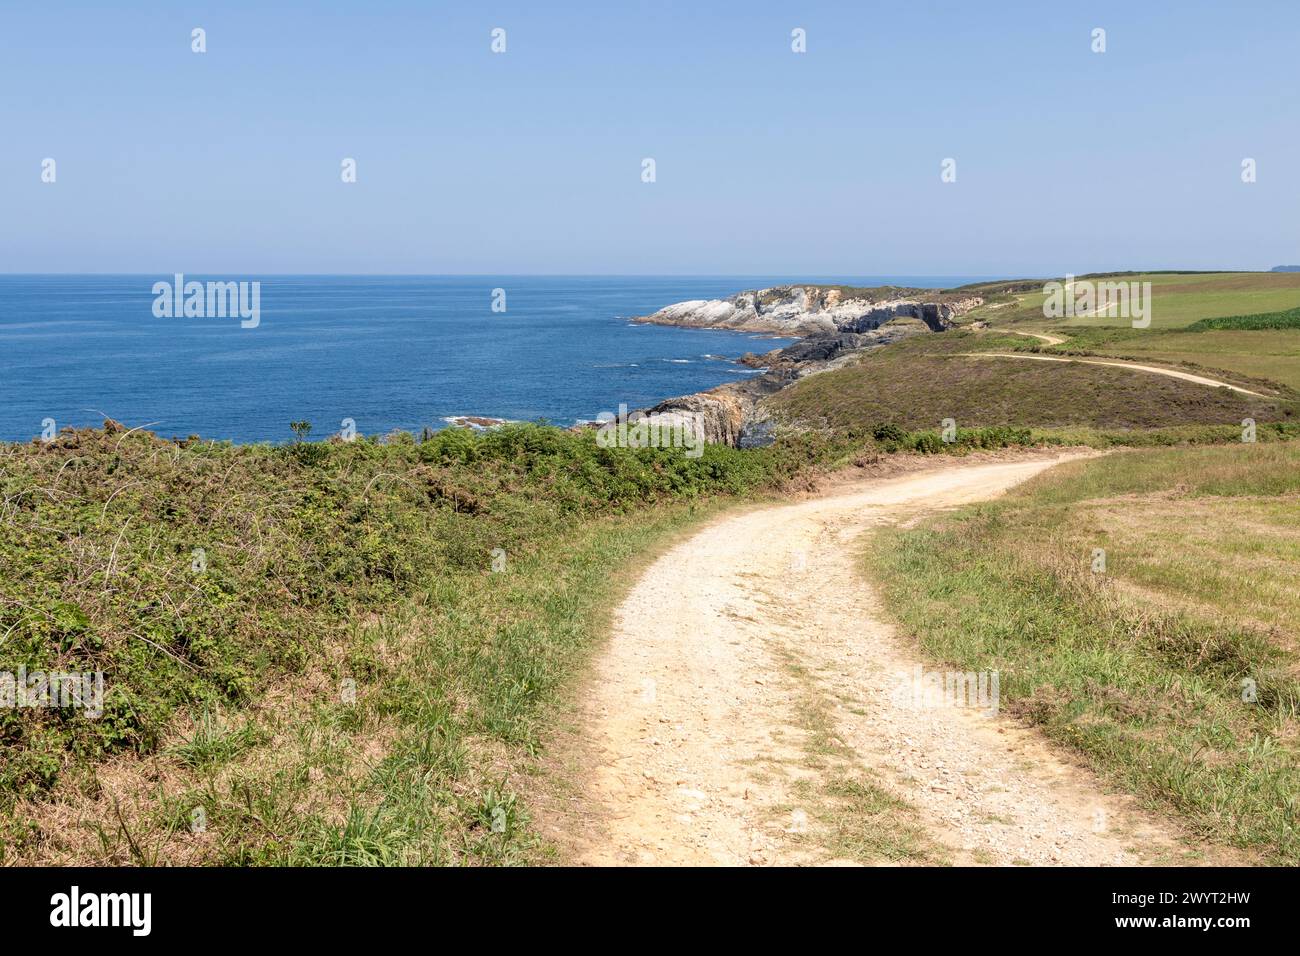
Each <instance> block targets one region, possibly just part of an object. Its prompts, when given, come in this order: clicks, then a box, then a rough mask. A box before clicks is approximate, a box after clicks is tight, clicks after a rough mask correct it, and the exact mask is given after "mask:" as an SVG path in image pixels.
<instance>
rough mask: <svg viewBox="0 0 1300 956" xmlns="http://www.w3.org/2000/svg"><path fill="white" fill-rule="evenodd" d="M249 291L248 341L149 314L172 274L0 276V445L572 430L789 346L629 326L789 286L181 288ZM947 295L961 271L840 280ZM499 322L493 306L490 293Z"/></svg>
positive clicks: (730, 280)
mask: <svg viewBox="0 0 1300 956" xmlns="http://www.w3.org/2000/svg"><path fill="white" fill-rule="evenodd" d="M185 278H186V280H187V281H188V280H190V279H196V280H200V281H206V280H207V279H219V280H232V279H243V280H253V279H257V280H258V281H260V282H261V296H260V298H261V302H260V305H261V317H260V324H258V326H257V327H256V328H242V327H241V325H240V321H239V319H238V318H184V317H182V318H157V317H155V316H154V312H153V304H154V298H155V296H154V294H153V291H152V289H153V284H154V283H155V282H156V281H171V279H172V277H171V276H170V275H86V276H66V275H0V439H4V440H10V441H20V440H23V441H25V440H28V439H30V438H32V437H33V436H35V435H38V434H40V433H41V431H42V421H43V420H44V419H47V418H52V419H54V421H55V422H56V423H57V427H60V428H62V427H63V426H65V425H79V426H82V425H98V424H100V423H101V422H102V420H103V418H104V417H105V416H108V417H111V418H114V419H116V420H118V421H120V422H123V423H125V424H126V425H128V426H129V427H135V426H142V425H143V426H149V427H150V428H151V429H152V430H153V431H156V432H158V433H159V434H161V435H165V436H173V435H175V436H185V435H190V434H198V435H201V436H203V437H204V438H215V439H229V440H231V441H235V442H250V441H285V440H288V439H290V438H291V437H292V434H291V433H290V431H289V422H291V421H296V420H299V419H306V420H308V421H310V422H312V423H313V425H314V430H313V436H312V437H313V438H323V437H325V436H327V435H329V434H331V433H333V432H337V431H338V430H339V428H340V422H341V421H342V420H343V419H345V418H351V419H353V420H354V421H355V422H356V428H357V430H358V431H359V432H362V433H364V434H377V433H384V432H388V431H391V430H392V429H396V428H402V429H407V430H410V431H418V430H419V429H420V428H421V427H423V426H429V427H431V428H439V427H443V425H444V419H445V418H447V417H449V416H455V415H485V416H493V417H498V418H508V419H518V420H528V421H531V420H547V421H550V422H552V423H554V424H559V425H571V424H573V423H574V422H576V421H579V420H588V419H594V418H595V417H596V416H597V415H598V414H599V413H600V412H603V411H610V412H616V411H618V408H619V405H620V404H624V405H626V406H627V407H628V408H629V409H633V408H638V407H645V406H648V405H652V404H654V403H656V402H659V401H662V400H663V399H665V398H670V397H673V396H675V395H682V394H686V393H689V392H696V391H700V390H703V389H707V388H712V387H713V386H715V385H720V384H722V383H723V382H727V381H732V380H734V379H738V378H742V377H744V376H746V375H749V374H753V373H752V372H751V371H750V370H747V369H744V368H741V367H740V366H737V365H735V364H734V363H732V362H730V361H728V360H729V359H734V358H736V357H738V356H740V355H742V354H744V353H745V352H747V351H766V350H768V349H771V348H776V347H779V346H781V345H783V344H787V343H788V342H789V341H790V340H788V339H773V338H763V337H759V336H754V335H749V334H745V333H736V332H721V331H708V330H700V329H680V328H672V327H663V326H650V325H634V324H632V323H630V322H629V321H628V318H629V317H630V316H635V315H646V314H649V313H651V312H653V311H655V310H656V309H659V308H662V307H663V306H665V305H668V304H670V303H673V302H678V301H682V300H685V299H705V298H718V297H723V296H727V295H731V294H733V293H735V292H739V291H741V290H743V289H752V288H759V287H764V286H770V285H777V284H780V283H783V282H791V281H810V280H808V278H807V277H803V279H799V278H797V277H795V278H791V277H769V278H755V277H752V276H748V277H727V276H710V277H698V276H686V277H683V276H663V277H644V276H638V277H604V276H602V277H569V276H547V277H538V276H495V277H491V276H260V277H259V276H198V275H194V276H188V275H187V276H186V277H185ZM816 281H824V282H840V283H845V284H850V283H851V284H857V285H878V284H883V283H892V284H899V285H909V284H910V285H927V286H930V285H937V286H951V285H958V284H961V283H962V282H965V281H971V280H969V279H968V278H966V277H919V278H918V277H906V276H893V277H888V276H886V277H881V276H875V277H843V278H824V279H818V280H816ZM494 289H503V290H505V305H506V311H504V312H493V311H492V301H493V298H492V297H493V290H494Z"/></svg>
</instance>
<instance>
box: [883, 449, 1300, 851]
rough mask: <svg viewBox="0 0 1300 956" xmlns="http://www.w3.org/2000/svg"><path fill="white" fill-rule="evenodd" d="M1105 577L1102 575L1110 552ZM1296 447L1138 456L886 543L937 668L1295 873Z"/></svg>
mask: <svg viewBox="0 0 1300 956" xmlns="http://www.w3.org/2000/svg"><path fill="white" fill-rule="evenodd" d="M1096 549H1101V550H1102V551H1104V566H1101V567H1100V568H1099V567H1098V565H1097V550H1096ZM1298 558H1300V446H1297V445H1295V444H1294V443H1291V444H1272V445H1258V444H1256V445H1249V444H1246V445H1237V446H1223V447H1215V448H1174V449H1159V450H1142V451H1125V452H1118V453H1114V454H1111V455H1108V456H1106V457H1104V458H1101V459H1093V460H1088V461H1082V462H1076V463H1072V464H1069V465H1065V466H1062V467H1059V468H1057V469H1053V471H1052V472H1050V473H1048V474H1046V475H1044V476H1041V477H1040V478H1038V479H1035V480H1034V481H1032V482H1030V483H1027V484H1026V485H1024V486H1022V487H1020V488H1018V489H1016V490H1014V491H1013V492H1011V493H1010V494H1009V495H1007V496H1006V497H1005V498H1004V499H1002V500H1000V501H998V502H996V503H992V504H986V505H981V506H976V507H970V508H966V509H964V510H962V511H959V512H956V513H953V514H951V515H947V516H943V517H940V518H937V519H933V520H931V521H929V522H927V523H925V524H923V525H921V526H920V527H916V528H912V529H907V530H902V529H892V530H885V531H882V532H880V533H879V534H878V536H877V537H876V539H875V541H874V546H873V552H872V560H871V564H870V567H869V568H868V573H869V574H870V575H872V576H873V577H874V578H875V579H876V580H877V581H878V582H879V583H880V585H881V587H882V590H883V595H884V597H885V599H886V604H887V606H888V608H889V609H890V610H891V612H892V613H893V614H894V615H895V616H896V617H897V618H898V620H899V621H900V622H901V624H902V626H903V627H904V628H905V630H906V631H907V632H909V633H911V634H912V635H914V636H915V638H916V640H917V641H918V642H919V644H920V646H921V647H922V648H923V649H924V650H925V651H926V652H927V653H928V654H929V655H931V656H932V657H933V658H936V659H938V660H942V661H946V662H950V663H952V664H954V665H956V666H958V667H960V668H962V669H967V670H993V669H997V670H999V671H1000V673H1001V675H1002V684H1001V687H1002V697H1003V702H1004V703H1003V706H1004V707H1005V708H1006V709H1008V710H1009V711H1010V712H1012V713H1013V714H1015V715H1017V716H1019V717H1021V718H1023V719H1025V720H1028V721H1031V722H1033V723H1036V724H1038V725H1039V726H1041V727H1042V728H1043V729H1044V730H1045V731H1046V732H1047V733H1048V734H1049V735H1051V736H1052V737H1054V738H1056V739H1057V740H1060V741H1062V742H1064V743H1065V744H1068V745H1069V746H1070V747H1072V748H1074V749H1076V750H1077V751H1079V752H1080V753H1081V754H1083V755H1084V756H1085V757H1086V758H1087V759H1088V760H1089V761H1090V762H1091V763H1092V764H1093V766H1094V767H1096V769H1097V770H1098V771H1100V772H1101V773H1102V774H1103V775H1104V776H1106V777H1108V778H1109V779H1110V780H1112V781H1113V782H1114V783H1115V784H1116V785H1118V786H1120V787H1122V788H1124V789H1127V790H1130V791H1132V792H1134V793H1136V794H1137V795H1138V796H1139V797H1140V798H1142V799H1143V801H1144V802H1145V803H1147V804H1148V805H1150V806H1153V807H1157V808H1161V809H1164V810H1172V811H1174V812H1175V813H1177V814H1178V815H1179V816H1180V817H1181V818H1182V819H1183V820H1184V821H1186V822H1188V823H1189V825H1191V826H1192V827H1193V828H1194V829H1195V830H1196V831H1197V832H1198V833H1199V834H1200V835H1201V836H1202V837H1203V838H1206V839H1210V840H1214V841H1219V842H1222V843H1225V844H1230V845H1233V846H1237V847H1241V848H1244V849H1246V850H1249V851H1253V852H1256V853H1258V854H1259V855H1260V856H1261V858H1262V859H1265V860H1267V861H1269V862H1273V863H1279V864H1287V865H1296V864H1297V863H1300V832H1298V831H1297V829H1296V823H1297V819H1296V817H1297V811H1298V810H1300V719H1298V714H1297V708H1298V707H1300V627H1298V626H1297V621H1300V563H1297V559H1298Z"/></svg>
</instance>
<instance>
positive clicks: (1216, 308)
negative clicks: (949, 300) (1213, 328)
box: [964, 272, 1300, 329]
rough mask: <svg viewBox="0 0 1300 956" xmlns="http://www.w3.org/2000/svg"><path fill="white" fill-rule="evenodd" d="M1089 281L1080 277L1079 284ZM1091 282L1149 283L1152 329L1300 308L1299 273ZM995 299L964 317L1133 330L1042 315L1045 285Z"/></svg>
mask: <svg viewBox="0 0 1300 956" xmlns="http://www.w3.org/2000/svg"><path fill="white" fill-rule="evenodd" d="M1084 278H1085V277H1084V276H1079V277H1078V279H1079V280H1083V279H1084ZM1086 278H1087V279H1089V280H1093V281H1115V282H1119V281H1123V282H1150V283H1151V297H1152V311H1151V326H1150V328H1152V329H1170V328H1179V327H1182V326H1186V325H1190V324H1191V323H1193V322H1197V321H1199V320H1201V319H1210V318H1217V317H1220V316H1230V315H1248V314H1254V313H1265V312H1280V311H1285V310H1288V309H1296V308H1300V273H1294V272H1211V273H1201V274H1185V273H1136V274H1122V275H1121V274H1109V275H1098V276H1088V277H1086ZM990 299H991V301H990V302H989V303H988V304H987V305H985V306H983V307H981V308H979V309H976V310H974V311H973V312H971V313H969V314H968V315H967V316H965V317H964V318H966V319H968V320H978V321H986V322H989V323H990V324H992V325H1019V324H1022V323H1023V324H1035V325H1038V326H1049V325H1052V326H1067V327H1082V328H1096V327H1130V323H1129V322H1128V321H1127V320H1125V319H1121V318H1114V317H1107V316H1074V317H1070V318H1060V319H1048V318H1046V317H1044V315H1043V303H1044V300H1045V299H1046V296H1045V295H1044V294H1043V292H1042V286H1041V284H1040V285H1039V286H1038V288H1037V289H1036V290H1034V291H1029V292H1020V293H1015V294H1014V295H1011V296H997V295H990ZM999 300H1001V301H999Z"/></svg>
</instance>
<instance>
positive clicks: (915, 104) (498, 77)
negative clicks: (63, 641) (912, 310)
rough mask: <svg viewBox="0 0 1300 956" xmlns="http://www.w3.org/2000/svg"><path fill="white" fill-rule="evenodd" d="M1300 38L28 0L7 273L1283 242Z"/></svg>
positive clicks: (1068, 24)
mask: <svg viewBox="0 0 1300 956" xmlns="http://www.w3.org/2000/svg"><path fill="white" fill-rule="evenodd" d="M110 8H121V9H110ZM195 27H202V28H203V29H204V30H206V34H207V52H206V53H203V54H196V53H193V52H192V51H191V30H192V29H193V28H195ZM494 27H502V28H504V29H505V30H506V43H507V49H506V52H505V53H504V54H494V53H492V52H491V50H490V43H491V37H490V32H491V30H492V29H493V28H494ZM1096 27H1102V28H1104V29H1105V30H1106V52H1105V53H1101V54H1098V53H1094V52H1092V43H1093V41H1092V36H1091V34H1092V31H1093V29H1094V28H1096ZM795 28H802V29H804V30H806V33H807V52H806V53H803V54H797V53H794V52H792V50H791V31H792V30H793V29H795ZM1298 41H1300V3H1296V2H1295V0H1286V2H1280V0H1279V2H1244V3H1232V2H1197V0H1193V2H1188V0H1179V2H1173V0H1168V2H1141V3H1138V2H1133V0H1127V2H1086V3H1080V2H1001V3H987V4H986V3H975V2H969V0H967V2H915V3H901V2H884V0H881V2H786V3H778V2H764V0H746V2H718V3H704V2H701V0H689V2H688V0H657V2H645V3H635V2H620V0H602V2H567V3H566V2H562V0H557V2H538V0H529V2H520V3H492V2H486V3H474V2H462V3H455V2H437V0H422V2H403V0H355V2H346V3H342V2H331V0H319V2H296V3H287V2H275V0H252V2H249V0H220V2H207V3H199V2H180V0H166V2H152V0H121V2H118V3H113V4H108V3H104V2H103V0H92V2H81V3H71V2H60V0H41V2H39V3H37V2H30V3H29V2H22V3H20V2H18V0H3V4H2V5H0V271H5V272H147V273H169V272H174V271H184V272H188V273H192V274H200V273H209V274H214V273H215V274H253V273H276V272H340V273H357V272H388V273H490V274H511V273H566V274H594V273H613V274H627V273H691V274H745V275H763V274H769V275H771V274H780V275H799V274H806V275H809V276H817V275H836V274H838V275H871V274H903V275H907V274H911V275H915V274H939V273H942V274H961V275H993V274H996V275H1010V274H1019V275H1046V274H1060V273H1064V272H1066V271H1072V272H1076V273H1077V272H1085V271H1093V270H1102V269H1127V268H1160V267H1164V268H1215V267H1224V268H1236V269H1253V268H1268V267H1270V266H1273V265H1277V264H1281V263H1293V262H1300V122H1297V120H1300V47H1298ZM345 157H352V158H355V159H356V161H357V179H358V181H357V182H356V183H343V182H342V181H341V176H340V171H341V166H340V164H341V162H342V160H343V159H344V158H345ZM646 157H650V158H653V159H654V160H655V162H656V176H657V180H656V181H655V182H654V183H644V182H642V181H641V170H642V165H641V163H642V160H643V158H646ZM949 157H951V158H953V159H955V160H956V172H957V180H956V182H952V183H944V182H942V181H941V177H940V172H941V163H942V161H943V160H944V159H945V158H949ZM1247 157H1249V158H1253V159H1255V160H1256V162H1257V176H1258V181H1257V182H1255V183H1253V184H1244V183H1243V182H1242V181H1241V163H1242V160H1243V159H1244V158H1247ZM45 158H53V159H54V160H55V161H56V163H57V167H56V175H57V179H56V182H54V183H53V184H48V183H42V182H41V172H42V167H41V163H42V160H43V159H45Z"/></svg>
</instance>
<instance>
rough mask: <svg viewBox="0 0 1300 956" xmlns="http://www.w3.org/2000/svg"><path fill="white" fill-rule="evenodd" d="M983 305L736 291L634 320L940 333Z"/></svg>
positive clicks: (833, 291)
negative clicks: (906, 322)
mask: <svg viewBox="0 0 1300 956" xmlns="http://www.w3.org/2000/svg"><path fill="white" fill-rule="evenodd" d="M982 302H983V299H981V298H979V297H978V296H964V295H958V294H953V293H944V292H939V291H937V290H933V289H904V288H898V287H894V286H886V287H882V288H879V289H857V288H852V287H847V286H798V285H788V286H776V287H774V288H770V289H753V290H748V291H745V292H738V293H736V294H735V295H733V296H731V297H730V298H726V299H695V300H691V301H689V302H678V303H675V304H673V305H670V306H666V307H664V308H662V309H660V310H659V311H658V312H655V313H654V314H652V315H647V316H641V317H639V318H638V319H637V320H636V321H638V322H649V323H653V324H656V325H682V326H689V327H691V328H705V329H733V330H736V331H741V332H767V333H772V334H774V335H788V336H796V337H804V336H812V335H833V334H835V333H839V332H869V331H871V330H873V329H877V328H879V327H880V326H882V325H884V324H885V323H886V322H889V321H890V320H892V319H896V318H903V317H905V318H915V319H920V320H921V321H922V322H924V323H925V324H926V325H928V326H929V327H930V329H931V330H932V331H934V332H942V331H943V330H945V329H948V328H950V327H951V326H952V319H953V317H954V316H957V315H960V314H962V313H963V312H966V311H968V310H970V309H973V308H975V306H977V305H980V304H981V303H982Z"/></svg>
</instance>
